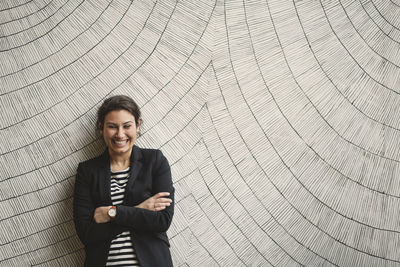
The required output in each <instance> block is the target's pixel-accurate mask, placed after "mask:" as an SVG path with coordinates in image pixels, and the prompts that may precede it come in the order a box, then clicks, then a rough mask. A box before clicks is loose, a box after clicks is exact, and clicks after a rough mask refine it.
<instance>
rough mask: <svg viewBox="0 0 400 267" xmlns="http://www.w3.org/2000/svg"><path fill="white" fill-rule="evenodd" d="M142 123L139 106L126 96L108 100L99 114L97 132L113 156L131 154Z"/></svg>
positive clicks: (117, 96)
mask: <svg viewBox="0 0 400 267" xmlns="http://www.w3.org/2000/svg"><path fill="white" fill-rule="evenodd" d="M141 121H142V120H141V114H140V109H139V106H138V105H137V104H136V103H135V101H133V100H132V98H130V97H129V96H125V95H116V96H112V97H110V98H108V99H106V100H105V101H104V102H103V104H102V105H101V106H100V108H99V110H98V112H97V130H98V131H99V133H100V135H101V136H102V137H103V139H104V141H105V143H106V145H107V146H108V148H109V152H110V153H111V154H114V153H118V154H120V153H125V152H130V150H131V148H132V146H133V145H134V143H135V141H136V137H137V136H138V135H139V129H140V124H141Z"/></svg>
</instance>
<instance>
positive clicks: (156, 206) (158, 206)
mask: <svg viewBox="0 0 400 267" xmlns="http://www.w3.org/2000/svg"><path fill="white" fill-rule="evenodd" d="M168 196H169V192H160V193H157V194H155V195H154V196H152V197H149V198H148V199H146V200H145V201H143V202H142V203H140V204H139V205H137V206H135V207H136V208H141V209H147V210H151V211H161V210H163V209H165V208H166V207H168V206H170V205H171V203H172V200H171V199H170V198H167V197H168Z"/></svg>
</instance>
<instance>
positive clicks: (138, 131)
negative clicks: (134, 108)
mask: <svg viewBox="0 0 400 267" xmlns="http://www.w3.org/2000/svg"><path fill="white" fill-rule="evenodd" d="M141 125H142V119H138V122H137V124H136V135H137V137H139V136H140V135H141V134H140V126H141Z"/></svg>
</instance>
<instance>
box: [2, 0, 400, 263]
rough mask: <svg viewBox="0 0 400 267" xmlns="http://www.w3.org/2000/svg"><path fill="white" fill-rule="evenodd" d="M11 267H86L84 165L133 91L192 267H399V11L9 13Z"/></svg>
mask: <svg viewBox="0 0 400 267" xmlns="http://www.w3.org/2000/svg"><path fill="white" fill-rule="evenodd" d="M0 10H1V11H0V62H1V65H0V114H1V116H0V164H1V166H2V168H0V209H1V212H0V216H1V217H0V251H1V253H0V266H18V267H19V266H31V265H33V266H81V265H82V262H83V259H84V253H83V249H82V244H81V243H80V242H79V240H78V238H77V236H76V234H75V230H74V225H73V221H72V210H71V203H72V190H73V184H74V179H75V177H74V175H75V172H76V167H77V164H78V162H80V161H83V160H85V159H88V158H91V157H93V156H95V155H97V154H99V153H100V152H101V151H102V145H101V142H100V141H99V140H98V139H97V137H96V135H95V133H94V121H95V113H96V110H97V108H98V106H99V104H100V103H101V102H102V101H103V100H104V99H105V98H107V97H108V96H110V95H115V94H129V95H131V96H132V97H133V98H134V99H136V100H137V102H138V103H139V104H140V106H141V108H142V112H143V119H144V125H143V129H142V133H143V136H142V137H141V138H140V139H139V140H138V145H139V146H142V147H153V148H160V149H161V150H162V151H163V152H164V154H165V155H166V156H167V158H168V159H169V161H170V163H171V166H172V172H173V180H174V185H175V188H176V214H175V217H174V221H173V225H172V226H171V228H170V230H169V236H170V239H171V244H172V247H171V251H172V254H173V259H174V263H175V265H176V266H270V265H272V266H296V265H306V266H330V265H337V266H397V265H400V255H399V253H398V247H399V244H400V240H399V237H400V224H399V221H400V220H399V218H398V217H399V215H398V214H399V212H398V210H399V207H400V193H399V192H400V179H399V173H400V168H399V167H400V152H399V151H400V149H399V148H400V141H399V140H400V130H399V129H400V116H399V114H400V112H399V109H400V96H399V93H400V68H399V66H400V57H399V55H400V51H399V49H400V45H399V43H400V20H399V18H400V2H398V1H383V0H376V1H348V0H342V1H336V0H332V1H330V0H329V1H328V0H321V1H314V0H304V1H300V0H295V1H288V0H251V1H238V0H229V1H225V2H224V1H222V0H221V1H220V0H216V1H199V0H181V1H178V2H175V1H171V0H162V1H155V0H153V1H148V0H134V1H132V2H131V1H129V0H108V1H107V0H87V1H78V0H70V1H61V0H53V1H50V0H42V1H22V0H20V1H1V2H0Z"/></svg>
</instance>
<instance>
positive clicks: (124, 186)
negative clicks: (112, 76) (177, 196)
mask: <svg viewBox="0 0 400 267" xmlns="http://www.w3.org/2000/svg"><path fill="white" fill-rule="evenodd" d="M141 122H142V119H141V114H140V110H139V107H138V105H137V104H136V103H135V102H134V101H133V100H132V99H131V98H130V97H128V96H122V95H119V96H113V97H111V98H108V99H106V100H105V101H104V103H103V104H102V105H101V107H100V108H99V111H98V113H97V130H98V131H99V133H100V135H101V136H102V138H103V139H104V142H105V145H106V149H105V151H104V153H103V154H102V155H101V156H99V157H96V158H94V159H91V160H88V161H85V162H82V163H80V164H79V166H78V171H77V175H76V181H75V190H74V205H73V206H74V222H75V228H76V232H77V234H78V236H79V238H80V240H81V241H82V243H83V244H84V246H85V252H86V260H85V266H96V267H97V266H142V267H146V266H172V260H171V255H170V251H169V241H168V237H167V234H166V231H167V230H168V228H169V226H170V224H171V221H172V216H173V213H174V203H173V201H174V187H173V185H172V179H171V171H170V166H169V164H168V161H167V159H166V158H165V157H164V155H163V154H162V153H161V151H160V150H156V149H142V148H139V147H137V146H136V145H135V141H136V138H137V136H139V130H140V125H141ZM149 196H150V197H149Z"/></svg>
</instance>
